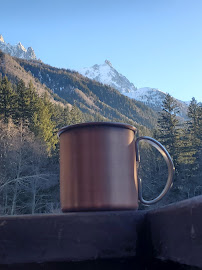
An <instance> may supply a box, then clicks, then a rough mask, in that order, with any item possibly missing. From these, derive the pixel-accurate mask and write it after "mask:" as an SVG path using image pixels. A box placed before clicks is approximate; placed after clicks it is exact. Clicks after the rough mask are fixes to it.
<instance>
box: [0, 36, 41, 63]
mask: <svg viewBox="0 0 202 270" xmlns="http://www.w3.org/2000/svg"><path fill="white" fill-rule="evenodd" d="M0 50H2V52H4V53H7V54H10V55H11V56H14V57H17V58H23V59H26V60H35V59H37V58H36V55H35V53H34V50H33V49H32V48H31V47H29V48H28V49H26V48H25V47H24V46H23V45H22V43H21V42H18V44H17V45H14V46H12V45H10V44H9V43H6V42H5V41H4V38H3V36H2V35H0Z"/></svg>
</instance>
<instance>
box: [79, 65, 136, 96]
mask: <svg viewBox="0 0 202 270" xmlns="http://www.w3.org/2000/svg"><path fill="white" fill-rule="evenodd" d="M78 72H79V73H81V74H82V75H84V76H86V77H88V78H89V79H92V80H96V81H98V82H100V83H103V84H107V85H110V86H111V87H113V88H116V89H117V90H119V92H121V93H122V94H126V93H131V92H134V91H135V90H136V89H137V88H136V87H135V86H134V84H132V83H131V82H130V81H129V80H128V79H127V78H126V77H125V76H123V75H122V74H120V73H119V72H118V71H117V70H116V69H115V68H113V66H112V64H111V62H110V61H109V60H105V62H104V64H102V65H94V66H92V67H90V68H83V69H81V70H78Z"/></svg>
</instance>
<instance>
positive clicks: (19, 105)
mask: <svg viewBox="0 0 202 270" xmlns="http://www.w3.org/2000/svg"><path fill="white" fill-rule="evenodd" d="M16 94H17V100H16V115H15V121H16V123H18V124H20V123H23V124H25V123H26V122H27V120H28V119H29V118H30V101H31V97H30V96H29V91H28V89H27V88H26V86H25V83H24V81H23V80H20V81H19V82H18V84H17V89H16Z"/></svg>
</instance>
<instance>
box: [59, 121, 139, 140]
mask: <svg viewBox="0 0 202 270" xmlns="http://www.w3.org/2000/svg"><path fill="white" fill-rule="evenodd" d="M91 126H112V127H119V128H126V129H130V130H132V131H136V130H137V128H136V127H134V126H132V125H129V124H125V123H120V122H86V123H79V124H74V125H69V126H64V127H62V128H61V129H59V131H58V133H57V135H58V138H59V137H60V135H61V134H62V133H64V132H66V131H69V130H71V129H73V128H83V127H91Z"/></svg>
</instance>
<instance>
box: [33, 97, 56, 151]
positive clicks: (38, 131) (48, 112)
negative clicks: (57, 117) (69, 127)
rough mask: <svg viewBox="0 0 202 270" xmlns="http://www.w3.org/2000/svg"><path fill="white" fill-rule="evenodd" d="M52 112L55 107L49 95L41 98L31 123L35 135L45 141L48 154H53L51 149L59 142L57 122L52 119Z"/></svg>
mask: <svg viewBox="0 0 202 270" xmlns="http://www.w3.org/2000/svg"><path fill="white" fill-rule="evenodd" d="M52 112H53V107H52V104H51V103H50V101H48V100H47V97H45V98H42V99H39V100H38V107H37V110H36V111H35V112H34V114H33V117H32V123H31V125H30V129H31V131H33V132H34V134H35V136H37V137H38V138H40V139H42V140H43V141H44V142H45V144H46V147H47V151H48V154H51V150H52V149H55V145H56V143H57V136H56V131H57V130H56V123H55V122H54V121H53V120H52V116H53V113H52Z"/></svg>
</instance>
